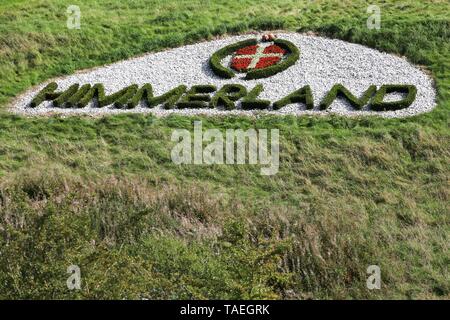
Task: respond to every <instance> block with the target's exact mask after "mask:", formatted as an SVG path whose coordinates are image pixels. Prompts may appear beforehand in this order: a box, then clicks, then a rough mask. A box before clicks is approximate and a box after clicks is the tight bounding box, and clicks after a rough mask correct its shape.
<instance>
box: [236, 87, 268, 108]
mask: <svg viewBox="0 0 450 320" xmlns="http://www.w3.org/2000/svg"><path fill="white" fill-rule="evenodd" d="M263 90H264V87H263V85H262V84H257V85H256V86H255V87H254V88H253V89H252V91H250V92H249V93H248V94H247V95H246V96H245V98H244V99H242V102H241V107H242V109H243V110H254V109H258V110H263V109H267V108H269V106H270V103H271V102H270V101H269V100H258V99H256V98H257V97H258V96H259V94H260V93H261V92H262V91H263Z"/></svg>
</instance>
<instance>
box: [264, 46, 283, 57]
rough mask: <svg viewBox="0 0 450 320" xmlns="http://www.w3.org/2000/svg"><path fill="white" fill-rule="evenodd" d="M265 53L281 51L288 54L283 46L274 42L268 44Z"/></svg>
mask: <svg viewBox="0 0 450 320" xmlns="http://www.w3.org/2000/svg"><path fill="white" fill-rule="evenodd" d="M264 53H280V54H283V55H284V54H286V50H284V49H283V48H281V47H279V46H277V45H276V44H273V45H271V46H268V47H266V48H265V49H264Z"/></svg>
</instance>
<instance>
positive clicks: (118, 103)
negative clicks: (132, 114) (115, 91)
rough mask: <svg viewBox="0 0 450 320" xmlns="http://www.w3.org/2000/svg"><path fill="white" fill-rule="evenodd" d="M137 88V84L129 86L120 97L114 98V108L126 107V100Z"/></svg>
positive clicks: (128, 99)
mask: <svg viewBox="0 0 450 320" xmlns="http://www.w3.org/2000/svg"><path fill="white" fill-rule="evenodd" d="M138 88H139V87H138V85H137V84H133V85H131V86H129V87H128V88H127V89H128V90H126V92H125V93H124V94H123V95H122V96H121V97H119V98H118V99H116V100H115V102H114V108H117V109H122V108H124V107H127V106H128V101H130V99H131V98H132V97H133V96H134V95H135V94H136V92H137V90H138Z"/></svg>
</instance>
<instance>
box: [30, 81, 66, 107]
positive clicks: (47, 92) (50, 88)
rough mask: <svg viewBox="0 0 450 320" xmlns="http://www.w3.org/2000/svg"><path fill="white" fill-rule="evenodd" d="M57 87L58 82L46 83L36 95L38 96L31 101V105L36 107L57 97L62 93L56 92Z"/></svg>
mask: <svg viewBox="0 0 450 320" xmlns="http://www.w3.org/2000/svg"><path fill="white" fill-rule="evenodd" d="M57 88H58V85H57V84H56V82H51V83H49V84H48V85H46V86H45V87H44V89H42V90H41V91H40V92H39V93H38V94H37V95H36V97H34V99H33V100H32V101H31V102H30V107H31V108H35V107H37V106H38V105H40V104H41V103H42V102H44V101H46V100H53V99H56V98H57V97H58V96H59V95H60V94H61V93H57V92H55V90H56V89H57Z"/></svg>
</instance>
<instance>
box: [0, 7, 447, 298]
mask: <svg viewBox="0 0 450 320" xmlns="http://www.w3.org/2000/svg"><path fill="white" fill-rule="evenodd" d="M70 4H72V1H66V0H61V1H57V2H55V1H50V0H27V1H21V0H3V1H1V3H0V75H1V77H0V298H3V299H4V298H36V299H41V298H154V299H158V298H176V299H178V298H202V299H203V298H205V299H207V298H237V299H248V298H275V299H302V298H316V299H320V298H369V299H379V298H439V299H442V298H450V281H449V279H450V273H449V271H448V266H449V263H450V254H449V253H450V251H449V243H450V242H449V231H450V221H449V220H450V212H449V206H448V203H449V197H450V184H449V181H450V166H449V163H450V131H449V113H450V68H449V67H450V31H449V30H450V18H449V5H448V2H447V1H428V2H427V3H425V2H422V1H393V0H392V1H391V0H389V1H383V2H382V3H380V6H381V15H382V26H381V30H369V29H367V28H366V19H367V17H368V14H367V13H366V10H367V3H366V2H365V1H342V0H341V1H314V2H310V1H291V0H285V1H266V0H258V1H253V0H239V1H238V0H233V1H231V0H229V1H212V0H211V1H208V0H197V1H194V0H189V1H187V0H186V1H177V0H173V1H172V0H165V1H159V0H157V1H149V0H133V1H115V0H103V1H94V0H86V1H83V4H80V7H81V11H82V12H81V13H82V20H81V29H80V30H69V29H67V28H66V16H65V12H66V8H67V6H68V5H70ZM270 29H286V30H293V31H315V32H318V33H319V34H322V35H325V36H328V37H335V38H340V39H344V40H347V41H350V42H356V43H361V44H364V45H368V46H370V47H374V48H377V49H379V50H382V51H386V52H390V53H395V54H400V55H404V56H406V57H408V59H409V60H410V61H412V62H414V63H416V64H420V65H423V66H424V67H425V68H426V69H427V70H428V71H429V72H430V73H431V74H432V76H433V77H434V79H435V81H436V87H437V90H438V107H437V108H436V109H435V110H434V111H433V112H431V113H428V114H425V115H420V116H417V117H412V118H406V119H378V118H361V119H348V118H341V117H336V116H331V117H298V118H297V117H292V116H287V117H269V116H268V117H263V118H259V119H252V118H242V117H241V118H239V117H227V118H208V117H191V118H187V117H180V116H170V117H167V118H160V119H158V118H155V117H152V116H149V115H145V116H144V115H120V116H109V117H104V118H97V119H91V118H87V117H69V118H61V117H48V118H44V117H41V118H38V117H35V118H26V117H22V116H17V115H12V114H11V113H9V112H8V111H7V110H6V106H7V104H8V103H9V102H11V101H12V99H13V97H14V96H16V95H17V94H19V93H20V92H22V91H23V90H26V89H27V88H29V87H30V86H32V85H35V84H38V83H40V82H41V81H43V80H46V79H48V78H51V77H54V76H59V75H64V74H70V73H72V72H74V71H75V70H79V69H83V68H88V67H93V66H98V65H101V64H105V63H111V62H113V61H118V60H120V59H123V58H127V57H131V56H134V55H137V54H141V53H144V52H148V51H157V50H162V49H164V48H168V47H175V46H179V45H182V44H186V43H193V42H197V41H201V40H205V39H211V38H213V37H215V36H219V35H224V34H227V33H230V34H231V33H241V32H246V31H250V30H270ZM194 119H201V120H203V127H204V128H213V127H214V128H220V129H221V130H225V129H229V128H243V129H245V128H278V129H280V138H281V155H280V157H281V158H280V172H279V173H278V174H277V175H275V176H270V177H266V176H261V175H260V172H259V168H258V167H257V166H249V165H239V166H219V165H214V166H206V165H202V166H196V165H183V166H177V165H175V164H173V163H172V161H171V160H170V151H171V147H172V145H173V144H172V143H171V142H170V135H171V131H172V130H173V129H174V128H187V129H192V128H193V120H194ZM71 264H77V265H79V266H80V268H81V272H82V290H79V291H69V290H68V289H67V287H66V279H67V277H68V274H66V269H67V267H68V266H69V265H71ZM372 264H376V265H379V266H380V268H381V272H382V289H381V290H378V291H369V290H367V289H366V277H367V275H366V268H367V266H368V265H372Z"/></svg>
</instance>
